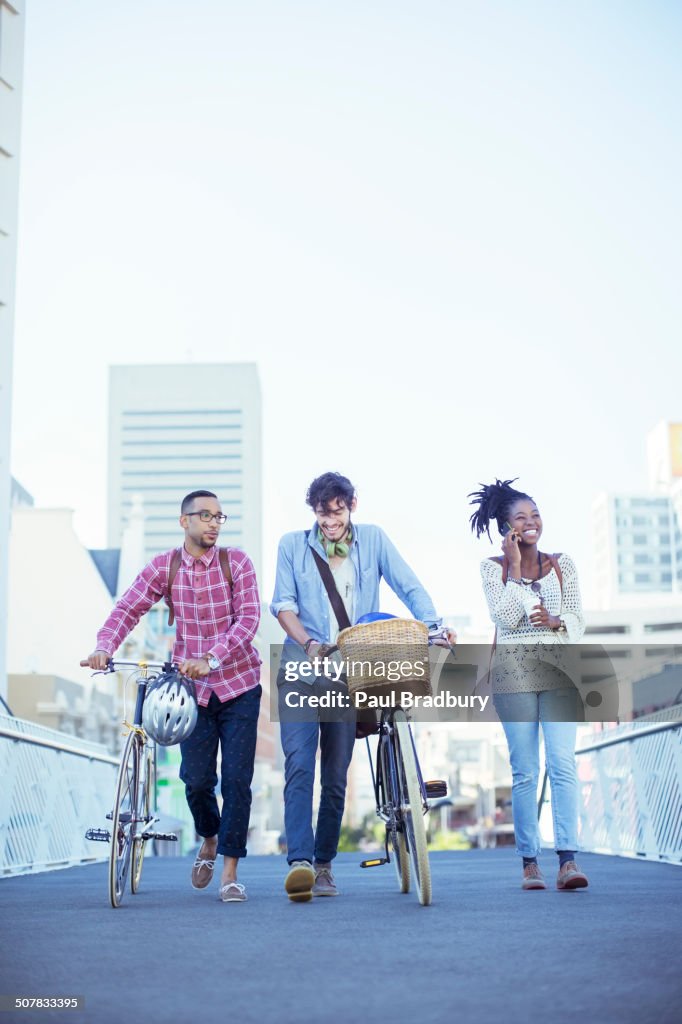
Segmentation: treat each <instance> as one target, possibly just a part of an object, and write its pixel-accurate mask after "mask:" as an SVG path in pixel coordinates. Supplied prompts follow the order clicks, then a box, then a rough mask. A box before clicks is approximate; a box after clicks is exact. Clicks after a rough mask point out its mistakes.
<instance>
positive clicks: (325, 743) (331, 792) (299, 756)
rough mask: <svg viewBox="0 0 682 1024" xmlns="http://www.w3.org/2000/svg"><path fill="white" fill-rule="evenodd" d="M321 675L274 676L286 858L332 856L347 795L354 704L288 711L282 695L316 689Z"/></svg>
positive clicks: (322, 687) (322, 685)
mask: <svg viewBox="0 0 682 1024" xmlns="http://www.w3.org/2000/svg"><path fill="white" fill-rule="evenodd" d="M327 689H328V684H327V682H326V680H316V681H315V683H314V684H313V686H309V685H307V684H306V683H300V682H299V683H288V684H287V683H283V682H282V680H281V675H280V678H279V679H278V699H279V714H280V736H281V740H282V750H283V751H284V831H285V832H286V837H287V859H288V861H289V863H290V864H291V863H293V861H295V860H309V861H313V860H315V861H320V862H322V863H328V862H329V861H331V860H333V859H334V857H335V856H336V852H337V847H338V845H339V833H340V831H341V819H342V817H343V809H344V805H345V801H346V776H347V775H348V766H349V764H350V761H351V758H352V756H353V747H354V745H355V709H354V708H351V709H350V711H349V712H347V713H343V712H341V711H339V709H335V710H330V711H329V712H328V713H325V711H324V710H323V709H320V711H319V712H317V713H311V711H310V709H305V710H303V711H301V712H295V711H294V712H292V709H291V708H287V707H286V705H285V703H284V700H285V696H286V694H287V693H291V692H299V693H305V694H311V693H314V694H315V695H321V694H323V693H325V692H327ZM318 744H319V748H320V783H321V790H320V806H319V809H318V812H317V827H316V829H315V832H314V833H313V786H314V783H315V759H316V756H317V748H318Z"/></svg>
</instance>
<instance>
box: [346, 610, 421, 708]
mask: <svg viewBox="0 0 682 1024" xmlns="http://www.w3.org/2000/svg"><path fill="white" fill-rule="evenodd" d="M428 641H429V630H428V627H427V626H426V625H425V624H424V623H423V622H417V621H416V620H415V619H379V620H378V621H377V622H367V623H363V624H362V625H360V626H350V627H349V628H348V629H344V630H342V631H341V632H340V633H339V635H338V638H337V641H336V642H337V644H338V646H339V650H340V651H341V655H342V657H343V660H344V662H345V671H346V677H347V679H348V690H349V692H350V694H351V695H352V696H353V697H355V694H356V693H359V692H363V693H367V694H371V695H380V696H382V697H383V696H384V695H387V694H392V693H394V694H397V695H399V694H401V693H405V692H409V693H412V694H415V695H416V694H430V693H431V681H430V668H429V642H428ZM356 703H357V701H356ZM397 703H398V704H399V703H400V701H399V700H398V701H397Z"/></svg>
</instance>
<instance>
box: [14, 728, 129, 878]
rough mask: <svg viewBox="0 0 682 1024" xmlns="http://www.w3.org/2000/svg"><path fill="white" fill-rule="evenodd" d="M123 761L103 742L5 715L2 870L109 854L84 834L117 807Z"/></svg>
mask: <svg viewBox="0 0 682 1024" xmlns="http://www.w3.org/2000/svg"><path fill="white" fill-rule="evenodd" d="M117 766H118V758H115V757H113V756H112V755H111V754H109V752H108V751H107V750H106V748H105V747H103V746H101V745H100V744H99V743H90V742H89V741H87V740H82V739H79V738H78V737H75V736H69V735H67V734H65V733H62V732H57V731H56V730H54V729H48V728H46V727H44V726H41V725H37V724H36V723H35V722H28V721H25V720H24V719H21V718H14V717H11V716H9V715H0V875H10V874H11V875H14V874H26V873H28V872H30V871H46V870H50V869H54V868H60V867H69V866H71V865H73V864H82V863H85V862H87V861H95V860H104V859H106V858H107V857H108V847H107V846H106V845H105V844H104V843H102V844H97V843H89V842H88V841H87V840H86V839H85V838H84V835H85V830H86V828H88V827H89V826H91V825H93V824H98V823H99V822H100V821H101V820H102V819H103V818H104V817H105V815H106V813H107V811H108V810H110V804H111V794H112V793H113V791H114V786H115V783H116V773H117ZM107 801H108V804H109V805H108V806H106V807H105V806H104V804H105V803H106V802H107Z"/></svg>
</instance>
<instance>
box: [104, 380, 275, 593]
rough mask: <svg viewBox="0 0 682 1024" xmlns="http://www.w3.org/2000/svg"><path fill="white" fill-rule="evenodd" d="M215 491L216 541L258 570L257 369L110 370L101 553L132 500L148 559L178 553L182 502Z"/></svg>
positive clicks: (116, 538) (115, 543)
mask: <svg viewBox="0 0 682 1024" xmlns="http://www.w3.org/2000/svg"><path fill="white" fill-rule="evenodd" d="M198 489H206V490H209V491H214V492H215V493H216V494H217V495H218V497H219V498H220V501H221V503H222V506H223V510H224V511H225V513H226V514H227V516H228V521H227V523H225V525H224V526H223V528H222V530H221V543H222V544H225V545H227V546H236V547H241V548H244V549H245V550H246V552H247V553H248V554H249V556H250V557H251V558H252V560H253V562H254V564H255V566H256V571H257V572H258V573H259V575H260V570H261V520H262V515H261V505H262V502H261V493H262V492H261V400H260V385H259V380H258V372H257V369H256V366H255V364H254V363H213V364H198V363H188V364H183V365H175V366H163V365H160V366H113V367H111V370H110V381H109V509H108V546H109V547H111V548H116V547H119V546H120V542H121V535H122V532H123V530H124V529H125V527H126V525H127V523H128V520H129V517H130V513H131V510H132V508H133V502H134V501H136V500H141V502H142V507H143V509H144V535H145V557H146V558H147V559H149V558H152V557H153V556H154V555H156V554H158V552H160V551H164V550H167V549H168V548H172V547H175V546H177V545H178V544H179V543H180V541H181V539H182V532H181V529H180V526H179V525H178V517H179V514H180V502H181V500H182V498H183V496H184V495H185V494H187V493H188V491H193V490H198Z"/></svg>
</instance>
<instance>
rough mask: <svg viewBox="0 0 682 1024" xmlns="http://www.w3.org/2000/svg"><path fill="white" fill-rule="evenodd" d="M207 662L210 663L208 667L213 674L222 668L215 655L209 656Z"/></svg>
mask: <svg viewBox="0 0 682 1024" xmlns="http://www.w3.org/2000/svg"><path fill="white" fill-rule="evenodd" d="M206 661H207V662H208V667H209V668H210V670H211V672H215V670H216V669H217V668H220V662H219V661H218V659H217V658H216V656H215V655H214V654H207V655H206Z"/></svg>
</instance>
